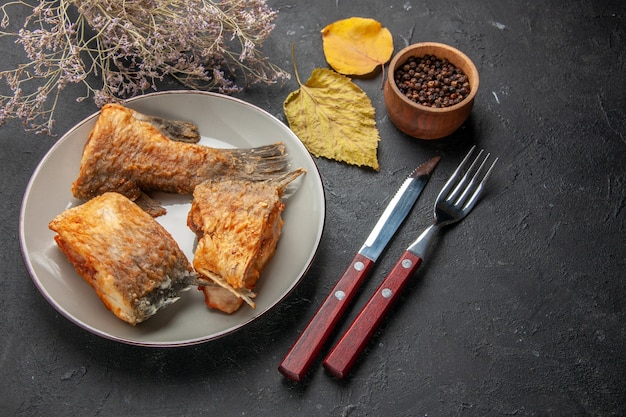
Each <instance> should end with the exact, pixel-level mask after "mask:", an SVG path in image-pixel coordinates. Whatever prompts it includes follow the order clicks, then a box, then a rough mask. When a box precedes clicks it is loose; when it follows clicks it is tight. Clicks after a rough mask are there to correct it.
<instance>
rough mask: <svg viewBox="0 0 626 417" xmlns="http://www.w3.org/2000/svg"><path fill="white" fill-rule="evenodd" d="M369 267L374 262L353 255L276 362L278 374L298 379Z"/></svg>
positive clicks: (346, 305) (309, 365) (327, 335)
mask: <svg viewBox="0 0 626 417" xmlns="http://www.w3.org/2000/svg"><path fill="white" fill-rule="evenodd" d="M373 266H374V262H373V261H372V260H371V259H369V258H366V257H365V256H363V255H361V254H358V253H357V254H356V256H355V257H354V259H353V260H352V263H351V264H350V266H349V267H348V269H347V270H346V272H344V274H343V275H342V276H341V278H340V279H339V281H337V284H335V286H334V287H333V289H332V291H331V292H330V293H329V294H328V296H327V297H326V299H325V300H324V302H323V303H322V305H321V307H320V308H319V309H318V310H317V313H315V315H314V316H313V318H312V319H311V321H310V322H309V324H308V325H307V327H306V328H305V329H304V331H303V332H302V334H300V337H298V340H296V342H295V344H294V345H293V347H292V348H291V350H290V351H289V352H288V353H287V356H285V358H284V359H283V361H282V362H281V363H280V365H279V367H278V370H279V371H280V373H282V374H283V375H285V376H286V377H287V378H289V379H291V380H293V381H298V382H300V381H302V379H303V378H304V376H305V375H306V372H307V371H308V370H309V368H310V367H311V364H312V363H313V361H314V360H315V358H316V356H317V355H318V354H319V352H320V350H321V349H322V347H323V345H324V342H326V340H328V337H329V336H330V335H331V333H332V332H333V330H334V328H335V326H336V325H337V322H338V321H339V319H340V318H341V316H342V315H343V313H344V311H345V310H346V308H347V307H348V305H349V304H350V302H351V301H352V299H353V298H354V295H355V294H356V292H357V290H358V289H359V287H360V286H361V283H362V282H363V280H364V279H365V277H366V276H367V275H368V274H369V272H370V270H371V269H372V267H373Z"/></svg>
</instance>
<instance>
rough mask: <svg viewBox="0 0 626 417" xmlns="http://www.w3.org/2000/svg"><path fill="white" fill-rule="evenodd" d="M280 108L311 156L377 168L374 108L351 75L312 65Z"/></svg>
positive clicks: (376, 133)
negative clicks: (307, 73) (302, 80)
mask: <svg viewBox="0 0 626 417" xmlns="http://www.w3.org/2000/svg"><path fill="white" fill-rule="evenodd" d="M298 82H299V83H300V81H299V80H298ZM283 109H284V111H285V115H286V116H287V121H288V122H289V127H290V128H291V130H293V131H294V133H295V134H296V135H297V136H298V137H299V138H300V140H301V141H302V143H304V145H305V146H306V148H307V149H308V150H309V152H310V153H312V154H313V155H314V156H316V157H324V158H328V159H333V160H337V161H340V162H346V163H348V164H352V165H358V166H368V167H371V168H373V169H374V170H376V171H378V170H379V166H378V159H377V155H376V154H377V150H378V142H379V140H380V135H379V134H378V129H377V128H376V120H375V118H374V116H375V110H374V107H373V106H372V103H371V101H370V99H369V98H368V97H367V95H366V94H365V92H364V91H363V90H361V89H360V88H359V87H358V86H357V85H356V84H354V83H353V82H352V80H350V78H348V77H345V76H343V75H341V74H338V73H336V72H335V71H333V70H330V69H327V68H317V69H314V70H313V73H312V74H311V77H310V78H309V79H308V80H307V82H306V84H305V85H302V84H301V83H300V89H299V90H296V91H294V92H292V93H291V94H289V96H287V99H286V100H285V102H284V103H283Z"/></svg>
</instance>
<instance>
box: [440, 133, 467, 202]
mask: <svg viewBox="0 0 626 417" xmlns="http://www.w3.org/2000/svg"><path fill="white" fill-rule="evenodd" d="M474 149H476V145H474V146H472V148H471V149H470V150H469V152H468V153H467V155H465V158H463V160H462V161H461V163H460V164H459V166H458V167H457V168H456V169H455V170H454V172H453V173H452V175H450V178H449V179H448V181H447V182H446V183H445V184H444V186H443V188H442V189H441V191H440V192H439V195H438V196H437V200H436V201H440V200H442V199H443V198H444V197H446V196H447V195H448V193H450V190H451V189H452V187H454V185H455V184H456V182H457V180H458V177H459V174H460V173H461V171H462V170H463V168H464V167H465V164H466V163H467V161H469V158H470V156H471V155H472V152H474Z"/></svg>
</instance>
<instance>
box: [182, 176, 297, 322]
mask: <svg viewBox="0 0 626 417" xmlns="http://www.w3.org/2000/svg"><path fill="white" fill-rule="evenodd" d="M303 173H305V170H304V169H302V168H300V169H296V170H294V171H291V172H289V173H287V174H285V175H283V176H282V177H280V178H276V179H271V180H267V181H260V182H259V181H245V180H223V181H205V182H203V183H202V184H200V185H198V186H197V187H196V189H195V191H194V193H193V201H192V204H191V209H190V211H189V215H188V217H187V225H188V226H189V228H190V229H191V230H192V231H194V232H195V233H196V234H197V236H198V244H197V246H196V250H195V253H194V259H193V266H194V268H195V269H196V272H198V273H199V274H200V278H201V279H202V278H203V277H204V278H206V279H207V280H209V281H212V282H213V283H214V285H206V286H203V287H202V288H201V289H202V291H203V292H204V295H205V301H206V304H207V305H208V306H209V307H212V308H216V309H219V310H221V311H224V312H226V313H232V312H234V311H236V310H237V309H238V308H239V307H240V306H241V304H242V302H243V301H245V302H246V303H248V304H249V305H250V306H252V307H253V308H254V307H255V306H256V305H255V303H254V301H253V300H252V299H253V298H254V297H255V296H256V294H255V293H254V291H253V290H254V287H255V285H256V283H257V280H258V279H259V276H260V275H261V272H262V271H263V269H264V268H265V267H266V266H267V264H268V262H269V261H270V259H271V258H272V256H273V255H274V252H275V251H276V245H277V244H278V240H279V238H280V234H281V230H282V226H283V219H282V217H281V214H282V212H283V210H284V209H285V203H284V201H283V199H282V197H283V196H284V193H285V189H286V188H287V186H288V185H289V184H290V183H291V182H292V181H294V180H295V179H296V178H298V177H299V176H300V175H302V174H303ZM224 290H226V291H224Z"/></svg>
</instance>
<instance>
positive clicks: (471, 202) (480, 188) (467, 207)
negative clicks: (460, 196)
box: [462, 154, 498, 212]
mask: <svg viewBox="0 0 626 417" xmlns="http://www.w3.org/2000/svg"><path fill="white" fill-rule="evenodd" d="M489 156H490V154H487V156H486V157H485V159H484V160H483V162H482V164H480V168H478V171H476V174H474V177H473V178H472V181H471V182H472V183H475V182H476V181H477V180H478V178H479V177H480V175H479V174H481V171H482V170H483V167H484V166H485V163H486V162H487V159H489ZM496 162H498V158H496V159H494V161H493V162H492V163H491V165H490V166H489V169H487V172H486V173H485V174H484V175H483V176H482V179H481V180H480V182H479V183H478V186H477V187H476V190H475V191H474V193H473V194H472V196H471V197H470V198H469V200H468V201H467V202H465V205H464V206H463V209H462V210H463V211H466V212H469V211H470V210H471V209H472V208H474V205H476V202H477V201H478V197H479V196H480V194H482V192H483V189H484V188H485V183H486V182H487V180H488V179H489V177H490V176H491V172H492V170H493V167H494V166H495V165H496ZM481 175H482V174H481ZM472 185H473V184H472ZM470 190H471V187H469V186H468V187H467V189H466V190H465V191H466V192H465V193H464V194H469V191H470Z"/></svg>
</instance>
